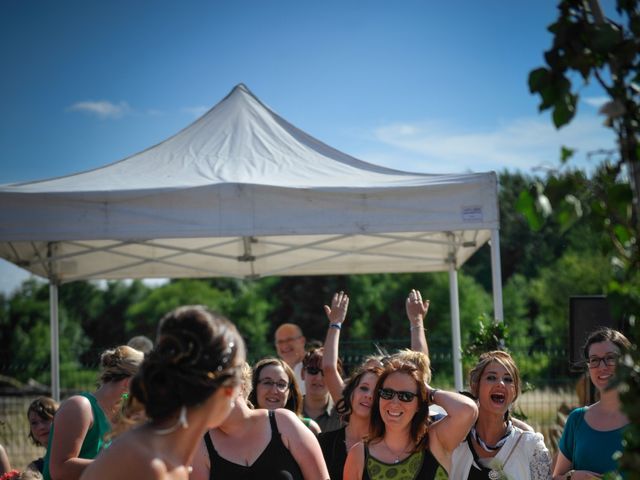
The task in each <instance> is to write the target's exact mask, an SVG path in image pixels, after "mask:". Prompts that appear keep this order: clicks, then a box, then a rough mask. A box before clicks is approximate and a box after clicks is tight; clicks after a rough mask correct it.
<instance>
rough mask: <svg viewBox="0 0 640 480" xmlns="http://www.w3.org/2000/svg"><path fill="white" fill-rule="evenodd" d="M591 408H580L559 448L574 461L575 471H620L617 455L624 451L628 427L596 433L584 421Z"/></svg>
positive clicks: (577, 409) (565, 431)
mask: <svg viewBox="0 0 640 480" xmlns="http://www.w3.org/2000/svg"><path fill="white" fill-rule="evenodd" d="M586 411H587V407H582V408H576V409H575V410H574V411H573V412H571V414H570V415H569V418H567V423H566V425H565V426H564V430H563V431H562V438H560V443H559V444H558V448H559V449H560V451H561V452H562V454H563V455H564V456H565V457H567V459H568V460H570V461H571V463H572V465H573V466H572V467H571V468H573V469H574V470H589V471H591V472H596V473H607V472H610V471H612V470H615V469H616V468H618V462H616V461H615V460H614V459H613V454H614V453H615V452H617V451H621V450H622V433H623V432H624V429H625V427H621V428H616V429H615V430H607V431H601V430H594V429H593V428H591V427H590V426H589V425H588V424H587V422H586V421H585V419H584V414H585V412H586Z"/></svg>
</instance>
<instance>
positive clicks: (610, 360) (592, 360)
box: [587, 353, 619, 368]
mask: <svg viewBox="0 0 640 480" xmlns="http://www.w3.org/2000/svg"><path fill="white" fill-rule="evenodd" d="M618 357H619V355H616V354H615V353H611V354H608V355H605V356H604V357H597V356H595V355H594V356H593V357H589V359H588V360H587V364H588V365H589V368H598V367H599V366H600V363H602V362H604V364H605V365H606V366H607V367H615V366H616V365H617V364H618Z"/></svg>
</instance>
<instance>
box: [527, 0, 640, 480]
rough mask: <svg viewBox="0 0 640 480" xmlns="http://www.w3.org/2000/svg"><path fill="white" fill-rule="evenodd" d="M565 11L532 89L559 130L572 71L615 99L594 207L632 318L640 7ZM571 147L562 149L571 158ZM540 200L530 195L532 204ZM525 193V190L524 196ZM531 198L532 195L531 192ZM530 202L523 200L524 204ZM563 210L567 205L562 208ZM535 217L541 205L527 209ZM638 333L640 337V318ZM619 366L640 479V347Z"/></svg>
mask: <svg viewBox="0 0 640 480" xmlns="http://www.w3.org/2000/svg"><path fill="white" fill-rule="evenodd" d="M558 10H559V16H558V19H557V21H556V22H555V23H553V24H552V25H550V26H549V31H550V32H551V33H552V34H553V35H554V37H553V45H552V47H551V49H549V50H548V51H547V52H545V60H546V63H547V65H546V66H544V67H541V68H538V69H536V70H533V71H532V72H531V73H530V74H529V88H530V90H531V92H532V93H537V94H539V95H540V97H541V103H540V110H541V111H542V110H547V109H552V110H553V115H552V118H553V122H554V124H555V126H556V127H557V128H560V127H562V126H563V125H566V124H567V123H569V122H570V121H571V119H572V118H573V117H574V115H575V112H576V105H577V102H578V98H579V93H578V90H577V89H576V88H574V85H573V82H572V75H579V76H580V77H581V78H582V80H583V82H585V83H586V82H588V81H590V80H595V82H596V83H597V84H599V85H600V87H602V89H603V90H604V92H605V93H606V94H607V96H608V97H609V101H608V103H607V104H606V105H605V106H604V107H603V108H602V110H601V111H602V113H604V114H605V115H606V117H607V118H606V125H607V126H608V127H609V128H611V129H612V130H613V131H614V132H615V134H616V136H617V139H618V151H617V152H615V154H616V155H617V157H614V154H612V155H610V157H609V158H608V159H606V161H605V162H604V164H603V165H602V167H601V169H600V170H599V172H598V173H597V175H596V178H595V179H596V186H597V187H598V188H596V189H594V190H593V191H591V192H588V193H590V194H591V198H590V202H589V204H590V205H589V206H590V207H591V212H592V214H593V215H594V217H595V218H599V219H600V220H601V228H602V229H603V231H604V232H606V233H607V234H608V236H609V238H610V241H611V245H612V246H613V248H614V250H615V252H616V259H617V260H618V269H617V271H616V272H615V274H616V276H617V278H616V280H614V281H612V284H611V287H610V290H611V291H612V292H614V293H615V300H617V301H618V302H617V303H618V304H617V307H616V308H617V309H618V310H619V311H620V313H621V315H622V316H623V317H626V319H628V320H634V319H635V315H637V312H638V309H639V308H640V302H639V301H638V294H637V291H638V286H639V284H638V280H639V278H638V273H637V272H638V267H639V266H640V146H639V142H638V134H639V133H640V107H639V104H638V100H639V99H640V86H639V85H640V8H639V5H638V1H637V0H617V2H616V13H617V15H618V17H619V18H618V19H616V20H613V19H611V18H607V17H605V16H604V14H603V12H602V9H601V8H600V5H599V3H598V1H597V0H561V1H560V3H559V5H558ZM570 156H571V152H570V151H569V150H567V149H563V152H562V158H561V160H562V161H563V162H566V161H567V160H568V158H570ZM542 196H543V192H538V195H537V198H535V199H534V198H533V197H534V196H533V195H531V196H530V198H529V206H531V204H532V202H533V201H534V200H535V201H537V202H538V204H539V203H540V198H541V197H542ZM525 197H526V196H525ZM525 200H526V198H525ZM523 203H524V202H523ZM556 210H562V204H559V207H556ZM529 213H531V214H532V215H531V216H532V217H535V213H540V210H539V209H533V208H529ZM633 336H635V338H636V339H638V338H640V322H635V327H634V331H633ZM624 363H625V366H626V368H620V369H619V370H620V373H621V376H622V381H623V383H624V385H623V391H624V392H625V393H624V394H623V395H622V401H623V408H624V410H625V412H626V413H627V415H628V416H629V419H630V421H631V425H630V427H629V428H627V429H626V432H625V447H624V452H623V454H622V457H621V458H620V469H621V470H622V471H623V472H626V474H627V478H629V479H639V478H640V405H638V402H637V399H638V397H639V396H640V352H639V351H638V349H637V346H636V348H635V349H634V350H633V351H632V352H631V354H630V356H629V357H628V358H626V359H625V361H624Z"/></svg>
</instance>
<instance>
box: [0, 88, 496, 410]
mask: <svg viewBox="0 0 640 480" xmlns="http://www.w3.org/2000/svg"><path fill="white" fill-rule="evenodd" d="M498 229H499V218H498V203H497V180H496V175H495V173H493V172H489V173H481V174H462V175H428V174H419V173H408V172H402V171H398V170H392V169H388V168H384V167H380V166H376V165H372V164H369V163H366V162H363V161H360V160H357V159H355V158H353V157H351V156H349V155H346V154H344V153H342V152H339V151H337V150H335V149H333V148H331V147H329V146H328V145H325V144H323V143H321V142H320V141H318V140H316V139H314V138H312V137H311V136H309V135H307V134H306V133H305V132H303V131H301V130H299V129H297V128H296V127H294V126H293V125H291V124H289V123H288V122H287V121H286V120H284V119H283V118H281V117H279V116H278V115H277V114H276V113H274V112H273V111H272V110H270V109H269V108H268V107H266V106H265V105H264V104H263V103H261V102H260V100H258V99H257V98H256V97H255V96H254V95H253V94H252V93H251V92H250V91H249V90H248V89H247V88H246V87H245V86H244V85H238V86H236V87H235V88H234V89H233V90H232V91H231V93H229V95H227V97H225V98H224V99H223V100H222V101H221V102H220V103H218V104H217V105H216V106H215V107H214V108H212V109H211V110H209V111H208V112H207V113H206V114H205V115H203V116H202V117H201V118H199V119H198V120H197V121H195V122H194V123H193V124H191V125H190V126H188V127H187V128H185V129H184V130H182V131H181V132H179V133H178V134H176V135H174V136H173V137H171V138H169V139H167V140H166V141H164V142H162V143H160V144H158V145H156V146H154V147H151V148H149V149H147V150H145V151H143V152H141V153H138V154H136V155H133V156H131V157H128V158H126V159H124V160H121V161H119V162H116V163H113V164H110V165H107V166H105V167H102V168H98V169H95V170H91V171H87V172H83V173H79V174H75V175H69V176H66V177H61V178H54V179H48V180H42V181H35V182H29V183H22V184H12V185H4V186H0V257H3V258H5V259H7V260H9V261H10V262H13V263H15V264H16V265H18V266H20V267H22V268H25V269H27V270H29V271H30V272H32V273H34V274H36V275H39V276H42V277H46V278H48V279H49V281H50V291H51V342H52V344H51V361H52V384H53V385H52V392H53V395H54V396H55V397H56V398H58V397H59V373H58V353H59V352H58V318H57V288H58V285H60V284H62V283H64V282H69V281H74V280H81V279H82V280H85V279H121V278H149V277H170V278H178V277H223V276H225V277H240V278H258V277H262V276H269V275H324V274H358V273H381V272H428V271H433V272H435V271H448V272H449V278H450V293H451V310H452V312H451V314H452V315H451V316H452V348H453V353H454V376H455V383H456V388H458V389H461V388H462V368H461V362H460V326H459V310H458V288H457V269H458V268H459V267H460V266H461V265H462V264H463V263H464V262H465V261H466V260H467V259H468V258H469V257H470V256H471V255H472V254H473V253H474V252H475V251H476V250H477V249H479V248H480V247H481V246H482V245H483V244H484V243H485V242H487V241H488V240H489V239H491V258H492V271H493V296H494V312H495V317H496V319H497V320H499V321H501V320H502V292H501V277H500V256H499V233H498Z"/></svg>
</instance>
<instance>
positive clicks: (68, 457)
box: [43, 345, 144, 480]
mask: <svg viewBox="0 0 640 480" xmlns="http://www.w3.org/2000/svg"><path fill="white" fill-rule="evenodd" d="M143 357H144V354H143V353H142V352H140V351H138V350H135V349H133V348H131V347H128V346H126V345H122V346H119V347H117V348H114V349H110V350H106V351H104V352H103V353H102V355H101V356H100V369H101V374H100V386H99V387H98V390H96V391H95V393H81V394H79V395H73V396H72V397H69V398H68V399H67V400H65V401H64V402H63V403H62V404H61V405H60V409H59V410H58V411H57V413H56V416H55V418H54V421H53V425H52V426H51V432H50V434H49V446H48V448H47V453H46V455H45V458H44V470H43V477H44V479H45V480H50V479H52V478H53V479H59V478H60V479H62V478H63V479H65V480H67V479H69V480H75V479H78V478H80V475H81V474H82V472H83V471H84V469H85V468H87V466H89V465H90V464H91V462H92V461H93V459H94V458H95V457H96V456H97V455H98V453H99V452H100V450H102V448H103V447H104V445H105V435H106V434H107V433H109V430H110V429H111V419H112V418H113V416H114V415H115V414H116V413H117V411H118V407H119V405H120V403H121V401H122V395H123V394H124V393H126V392H128V391H129V382H130V381H131V378H132V377H133V375H135V373H136V372H137V371H138V367H139V366H140V364H141V363H142V359H143Z"/></svg>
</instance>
